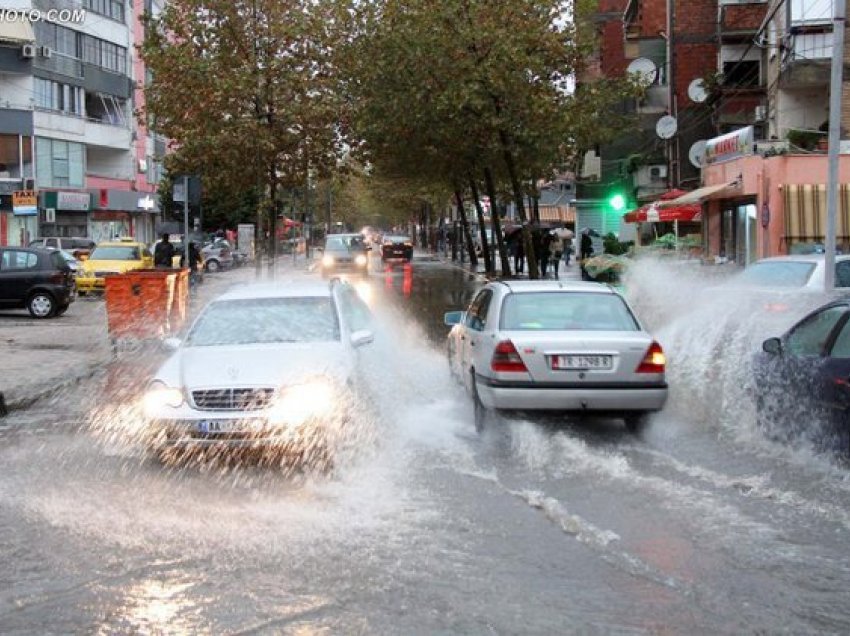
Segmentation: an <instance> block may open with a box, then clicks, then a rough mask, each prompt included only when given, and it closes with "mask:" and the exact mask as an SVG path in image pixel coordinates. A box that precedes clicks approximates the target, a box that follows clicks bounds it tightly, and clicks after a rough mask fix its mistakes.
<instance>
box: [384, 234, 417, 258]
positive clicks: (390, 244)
mask: <svg viewBox="0 0 850 636" xmlns="http://www.w3.org/2000/svg"><path fill="white" fill-rule="evenodd" d="M411 260H413V241H411V240H410V237H409V236H385V237H384V241H383V243H382V244H381V262H383V263H386V262H388V261H404V262H405V263H409V262H410V261H411Z"/></svg>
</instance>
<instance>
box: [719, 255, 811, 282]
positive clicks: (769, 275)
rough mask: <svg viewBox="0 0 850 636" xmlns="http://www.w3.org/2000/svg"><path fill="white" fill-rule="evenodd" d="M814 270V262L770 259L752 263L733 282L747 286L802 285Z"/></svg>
mask: <svg viewBox="0 0 850 636" xmlns="http://www.w3.org/2000/svg"><path fill="white" fill-rule="evenodd" d="M814 271H815V263H806V262H794V261H770V262H761V263H754V264H753V265H750V266H749V267H748V268H747V269H745V270H744V271H743V272H741V273H740V274H739V275H738V277H737V278H736V279H735V282H736V283H738V284H740V285H746V286H748V287H803V286H804V285H805V284H806V283H807V282H808V280H809V278H810V277H811V275H812V272H814Z"/></svg>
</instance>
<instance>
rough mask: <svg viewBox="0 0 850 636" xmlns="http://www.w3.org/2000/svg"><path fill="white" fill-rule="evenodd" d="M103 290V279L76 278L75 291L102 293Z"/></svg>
mask: <svg viewBox="0 0 850 636" xmlns="http://www.w3.org/2000/svg"><path fill="white" fill-rule="evenodd" d="M105 288H106V279H104V278H77V291H81V292H93V291H103V290H104V289H105Z"/></svg>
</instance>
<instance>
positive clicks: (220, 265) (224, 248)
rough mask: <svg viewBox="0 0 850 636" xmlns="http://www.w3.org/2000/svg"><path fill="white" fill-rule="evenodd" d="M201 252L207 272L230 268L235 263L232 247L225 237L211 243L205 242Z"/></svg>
mask: <svg viewBox="0 0 850 636" xmlns="http://www.w3.org/2000/svg"><path fill="white" fill-rule="evenodd" d="M201 254H202V255H203V258H204V269H205V270H206V271H208V272H217V271H219V270H221V269H230V268H231V267H233V266H234V265H235V264H236V262H235V259H234V256H233V248H232V246H231V245H230V243H229V242H228V241H227V240H225V239H217V240H215V241H213V242H212V243H207V244H206V245H204V247H203V248H202V249H201Z"/></svg>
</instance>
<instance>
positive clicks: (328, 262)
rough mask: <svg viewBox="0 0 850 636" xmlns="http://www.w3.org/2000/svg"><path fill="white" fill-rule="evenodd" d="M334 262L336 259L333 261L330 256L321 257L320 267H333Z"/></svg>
mask: <svg viewBox="0 0 850 636" xmlns="http://www.w3.org/2000/svg"><path fill="white" fill-rule="evenodd" d="M335 260H336V259H334V257H333V256H331V255H330V254H325V255H324V256H323V257H322V265H324V266H325V267H333V264H334V261H335Z"/></svg>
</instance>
